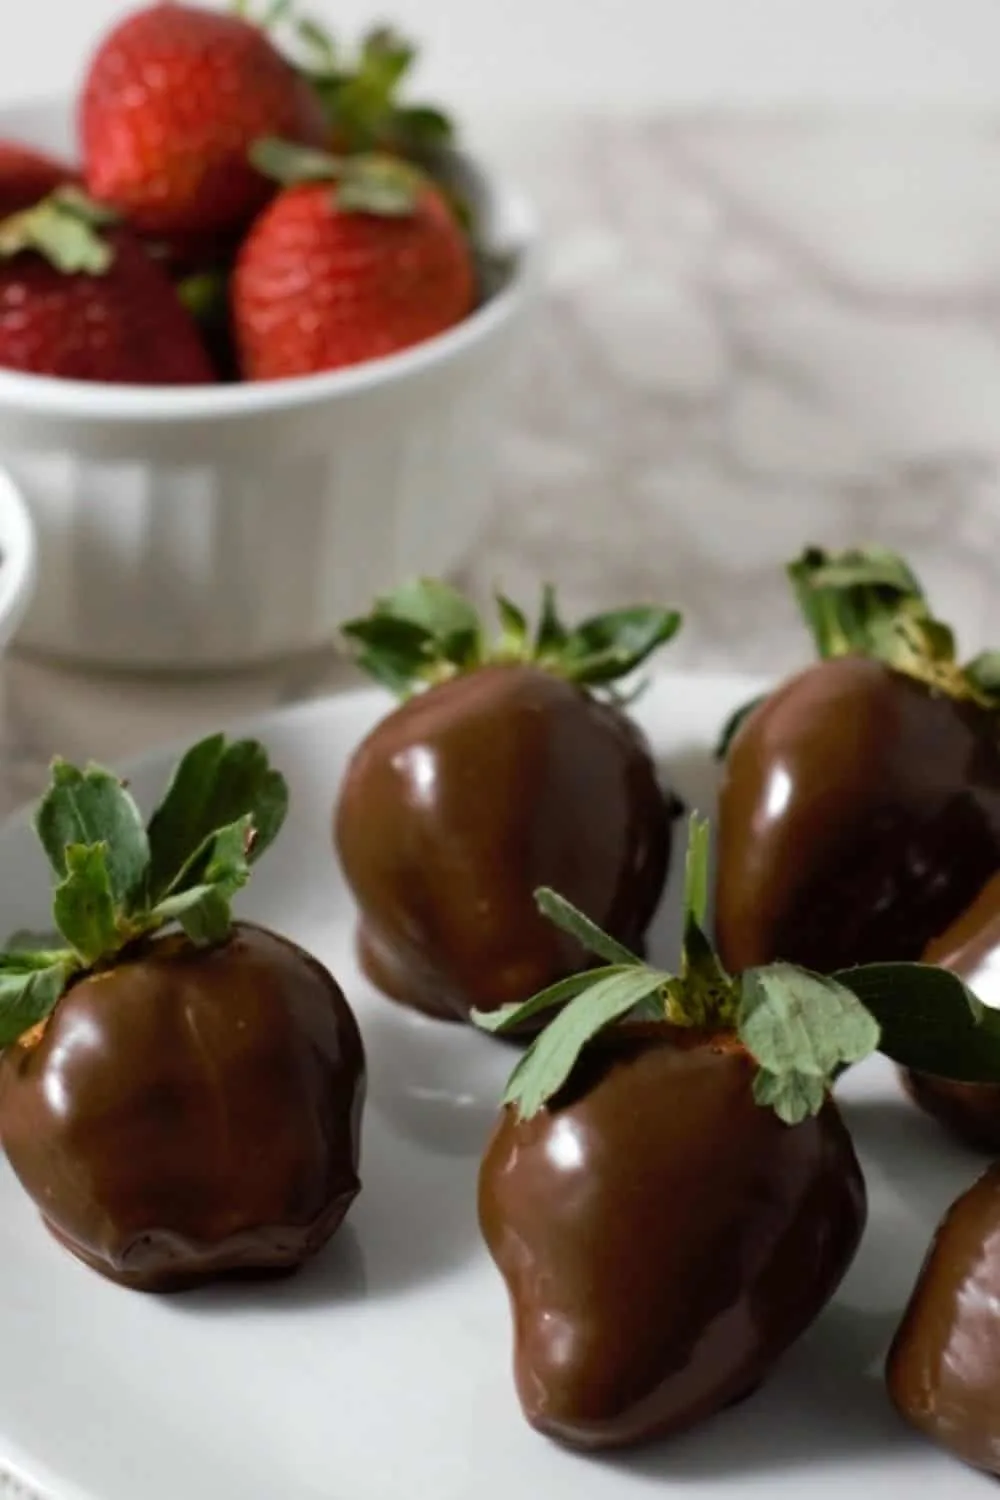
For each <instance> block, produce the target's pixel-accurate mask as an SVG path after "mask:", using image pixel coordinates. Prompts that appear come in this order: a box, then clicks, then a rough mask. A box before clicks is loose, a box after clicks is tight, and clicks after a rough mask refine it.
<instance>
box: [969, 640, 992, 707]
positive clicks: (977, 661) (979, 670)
mask: <svg viewBox="0 0 1000 1500" xmlns="http://www.w3.org/2000/svg"><path fill="white" fill-rule="evenodd" d="M965 676H966V677H967V678H968V680H969V681H970V682H971V683H972V685H973V687H975V688H976V689H977V691H978V692H979V693H980V694H981V695H982V696H983V697H984V698H988V699H990V700H991V701H995V702H1000V651H982V652H980V654H979V655H978V656H974V657H973V658H972V660H971V661H970V662H969V663H968V664H967V665H966V667H965Z"/></svg>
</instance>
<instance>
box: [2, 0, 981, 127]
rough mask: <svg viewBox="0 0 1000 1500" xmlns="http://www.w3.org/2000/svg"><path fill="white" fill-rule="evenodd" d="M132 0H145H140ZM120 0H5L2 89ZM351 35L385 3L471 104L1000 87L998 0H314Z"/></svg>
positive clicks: (49, 74)
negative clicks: (25, 1) (999, 76)
mask: <svg viewBox="0 0 1000 1500" xmlns="http://www.w3.org/2000/svg"><path fill="white" fill-rule="evenodd" d="M136 3H137V0H136ZM132 8H135V4H134V3H133V4H128V3H126V0H34V3H33V4H29V5H18V6H15V5H14V4H13V0H10V8H9V9H5V11H4V18H3V19H2V20H0V42H2V44H3V45H0V97H6V98H11V99H12V98H15V97H17V98H27V97H29V96H31V95H32V94H41V93H46V94H47V93H49V92H50V91H51V90H52V89H53V87H57V88H63V87H66V86H68V85H69V84H70V83H71V81H72V80H73V79H74V78H75V77H76V76H77V74H78V73H79V72H80V71H81V69H82V66H83V59H84V58H85V57H86V55H87V54H88V52H89V50H90V48H91V47H92V46H93V44H94V41H95V39H96V37H97V35H98V34H99V33H100V31H101V30H102V29H103V28H104V27H106V26H108V25H109V24H111V23H112V21H114V20H116V19H117V18H118V17H120V16H122V15H124V14H125V13H126V11H127V10H129V9H132ZM305 8H306V9H308V10H310V11H314V12H316V13H318V14H320V15H322V16H324V17H326V18H327V19H328V20H329V22H330V23H331V24H332V25H333V26H335V27H336V28H337V30H338V32H340V33H343V34H347V35H349V34H353V33H356V32H357V31H358V30H359V29H360V28H362V27H363V26H365V25H367V24H370V22H371V21H372V19H379V18H381V17H382V16H386V17H388V18H389V19H391V20H395V21H398V22H399V23H400V24H402V25H405V26H406V27H407V28H408V29H409V30H410V31H411V32H412V33H413V34H414V35H415V36H417V37H419V38H420V39H421V40H422V42H423V43H424V46H425V49H426V57H427V66H426V70H425V74H424V79H425V83H426V86H427V88H428V89H431V90H434V91H438V92H439V93H440V95H441V96H442V97H447V98H448V99H450V100H454V101H455V103H456V104H458V105H460V106H461V107H462V108H463V109H464V110H465V111H467V112H468V113H469V114H470V115H472V116H475V115H476V114H477V113H478V112H480V111H481V110H483V109H492V108H498V107H499V108H505V107H506V108H511V107H514V108H519V107H524V106H529V107H532V106H535V105H545V106H548V105H551V104H553V103H556V104H560V105H562V104H567V103H570V104H582V105H596V106H598V107H608V106H610V107H612V108H622V107H627V106H640V107H645V106H648V105H651V104H652V105H663V104H669V103H671V102H674V101H677V100H684V101H688V100H696V101H699V102H702V101H706V100H710V101H718V100H723V101H726V102H729V101H733V100H739V101H746V100H751V101H754V102H761V101H763V102H770V101H772V100H775V99H794V100H800V99H803V98H815V97H822V98H825V99H834V100H841V99H854V98H857V97H859V96H861V97H867V98H875V99H879V100H882V99H886V98H904V99H913V98H915V97H935V98H940V97H942V96H950V97H958V98H963V99H972V98H974V99H977V100H979V101H981V102H986V103H991V104H992V102H993V101H994V100H995V97H996V62H995V60H996V56H997V52H998V50H1000V11H998V7H997V5H996V3H995V0H838V3H830V0H826V3H824V0H698V3H697V4H692V3H691V0H588V3H587V4H585V5H581V4H579V3H578V0H507V3H506V4H503V5H497V4H495V3H493V0H392V3H391V4H390V3H386V4H384V5H382V6H379V5H376V4H373V0H311V3H309V4H308V5H306V7H305Z"/></svg>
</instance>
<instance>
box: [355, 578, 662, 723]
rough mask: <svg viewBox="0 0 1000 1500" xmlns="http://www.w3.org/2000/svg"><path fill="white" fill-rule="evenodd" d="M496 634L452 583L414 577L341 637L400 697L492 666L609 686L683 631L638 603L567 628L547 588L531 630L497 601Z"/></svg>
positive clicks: (501, 599)
mask: <svg viewBox="0 0 1000 1500" xmlns="http://www.w3.org/2000/svg"><path fill="white" fill-rule="evenodd" d="M496 603H497V612H498V615H499V622H500V632H499V635H498V636H497V637H496V638H494V639H490V637H489V636H488V634H487V631H486V628H485V626H484V624H483V621H482V619H481V618H480V616H479V613H478V612H477V610H476V609H475V607H474V606H473V605H472V604H471V603H470V601H469V600H468V599H467V598H466V597H465V596H464V595H463V594H461V593H459V592H458V590H457V589H453V588H452V587H451V586H450V585H449V584H446V583H440V582H438V581H436V580H434V579H417V580H415V581H414V582H412V583H406V584H403V585H402V586H401V587H400V588H398V589H396V590H394V592H393V593H391V594H386V595H384V596H383V597H382V598H380V599H378V600H377V601H376V603H375V606H374V608H373V610H372V612H371V614H370V615H367V616H366V617H364V618H363V619H358V620H350V621H348V622H347V623H346V624H345V625H343V626H342V627H341V633H342V635H343V636H344V638H345V640H346V641H347V642H348V644H349V646H350V647H351V648H352V650H353V652H354V654H355V658H356V660H357V662H358V664H359V665H360V666H361V667H362V668H363V669H364V670H365V671H366V672H368V673H369V675H370V676H372V677H374V678H375V679H376V681H378V682H381V683H382V684H383V686H385V687H388V688H389V690H390V691H391V692H393V693H395V694H397V696H399V697H400V698H406V697H408V696H409V695H410V694H411V693H413V692H415V691H416V690H417V689H418V688H420V687H426V686H428V685H431V686H433V685H434V684H435V683H439V682H446V681H448V680H449V679H450V678H452V677H457V676H459V675H460V674H462V673H465V672H473V671H475V670H476V669H477V668H478V667H483V666H488V665H490V664H492V663H508V664H512V663H517V662H522V663H526V664H531V665H534V666H538V667H541V668H543V669H544V670H545V671H548V672H551V673H553V675H554V676H557V677H563V678H566V679H567V680H568V681H570V682H575V683H578V684H579V685H580V686H581V687H586V688H594V689H601V688H607V689H608V690H609V691H610V690H612V689H613V685H614V684H615V683H617V682H619V681H620V680H621V679H622V678H624V677H628V676H629V675H631V673H633V672H635V671H636V670H637V668H639V667H640V666H642V664H643V663H644V662H646V661H647V660H648V659H649V658H650V657H651V656H652V655H653V654H654V652H656V651H657V650H659V648H660V647H661V646H662V645H664V644H665V643H666V642H667V641H669V640H671V639H672V637H673V636H674V635H676V633H677V631H678V630H679V629H680V625H681V617H680V615H679V614H678V613H677V611H676V610H668V609H660V608H656V607H651V606H644V605H637V606H634V607H633V608H630V609H619V610H613V611H611V612H610V613H608V614H602V615H593V616H591V617H590V618H589V619H586V620H583V621H582V622H581V623H580V624H579V625H575V626H572V627H569V626H567V625H565V624H564V623H563V621H562V620H561V619H560V617H559V614H558V611H557V609H556V600H555V594H554V591H553V590H552V588H551V586H550V585H546V586H545V588H544V590H543V592H542V603H541V609H540V611H539V617H538V620H537V622H536V624H535V625H534V626H531V625H530V624H529V622H528V619H527V617H526V615H525V614H524V613H523V611H522V610H520V609H519V608H518V606H517V605H516V604H514V603H512V602H511V600H509V599H507V598H505V597H504V596H503V595H502V594H499V595H497V600H496Z"/></svg>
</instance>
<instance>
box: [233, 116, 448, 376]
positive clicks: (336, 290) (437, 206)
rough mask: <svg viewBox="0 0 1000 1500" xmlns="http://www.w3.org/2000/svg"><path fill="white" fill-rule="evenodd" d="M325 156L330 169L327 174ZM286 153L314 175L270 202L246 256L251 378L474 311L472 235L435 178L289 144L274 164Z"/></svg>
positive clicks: (238, 326) (243, 323)
mask: <svg viewBox="0 0 1000 1500" xmlns="http://www.w3.org/2000/svg"><path fill="white" fill-rule="evenodd" d="M265 147H266V149H265V150H259V151H258V152H257V153H256V159H257V160H259V161H261V162H264V161H265V160H268V159H269V156H270V152H271V151H272V149H277V148H279V143H277V142H267V143H265ZM286 155H287V158H288V159H287V160H285V156H286ZM292 157H295V158H297V159H298V162H297V165H296V163H294V162H292V161H291V158H292ZM324 160H325V161H326V162H327V168H326V175H327V176H328V178H329V179H330V180H326V181H324V180H317V179H322V177H323V175H324V165H323V163H324ZM283 161H284V164H285V166H286V167H288V168H289V170H288V171H287V172H286V174H285V175H286V176H292V175H294V173H295V171H296V170H300V171H301V172H302V173H303V174H305V175H307V176H308V177H309V178H311V179H312V180H310V181H300V182H299V183H298V184H297V185H294V186H291V187H288V188H286V190H285V191H284V192H283V193H281V194H280V195H279V197H278V198H276V199H275V201H274V202H273V203H272V204H270V205H269V207H268V208H266V209H265V211H264V213H263V214H262V215H261V217H260V218H259V219H258V220H257V223H256V224H255V225H254V226H253V228H252V229H251V231H250V234H249V236H248V237H247V239H246V241H245V242H244V245H243V248H242V250H241V252H240V256H239V259H238V261H237V263H236V270H235V273H234V276H233V283H232V295H233V321H234V327H235V333H236V343H237V348H238V350H239V355H240V366H241V370H242V373H243V375H244V378H246V379H249V380H273V379H276V378H279V377H281V376H288V375H310V374H314V373H315V372H317V371H319V370H334V369H338V368H339V367H341V366H344V365H354V364H360V363H361V362H362V361H363V360H368V359H377V358H379V357H380V356H382V355H386V354H394V353H396V352H397V351H398V350H400V349H406V348H408V347H409V346H410V345H411V344H417V343H420V342H421V341H422V340H423V339H428V338H431V337H433V335H435V334H438V333H443V332H444V330H445V329H446V328H450V327H451V326H452V325H453V324H455V323H457V322H459V321H460V320H461V319H462V318H464V317H466V316H467V314H468V313H470V312H471V311H472V307H473V304H474V302H475V294H476V285H475V268H474V264H473V257H472V252H471V249H470V246H469V242H468V239H467V238H466V236H465V234H464V233H463V231H462V229H461V227H460V226H459V224H458V222H457V220H456V218H455V216H454V213H453V212H452V210H451V208H450V207H449V206H448V202H447V200H446V199H445V197H444V195H443V193H442V192H441V190H440V189H439V188H438V187H436V186H435V185H434V184H433V183H432V182H431V181H430V179H429V178H427V177H425V176H423V175H422V174H421V173H419V172H418V171H417V170H416V169H415V168H413V167H410V166H407V165H405V164H404V163H402V162H400V161H396V160H393V159H392V158H388V157H379V156H359V157H351V158H349V159H347V160H346V161H345V162H344V163H342V164H338V163H337V162H336V161H335V160H334V159H333V158H328V159H325V158H323V157H321V156H319V154H318V153H315V152H308V153H306V152H291V151H290V150H289V151H288V152H287V153H284V152H279V155H278V156H277V157H276V158H275V159H274V160H273V161H272V165H273V167H274V168H275V169H276V170H277V169H278V168H279V167H281V166H282V162H283ZM334 178H336V179H337V180H336V181H334V180H333V179H334Z"/></svg>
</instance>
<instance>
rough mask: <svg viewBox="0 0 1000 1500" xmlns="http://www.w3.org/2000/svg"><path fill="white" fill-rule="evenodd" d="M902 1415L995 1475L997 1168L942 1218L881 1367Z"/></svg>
mask: <svg viewBox="0 0 1000 1500" xmlns="http://www.w3.org/2000/svg"><path fill="white" fill-rule="evenodd" d="M886 1383H887V1385H888V1389H889V1395H890V1396H891V1397H892V1400H893V1403H894V1404H895V1406H896V1408H897V1410H898V1411H899V1412H900V1414H901V1415H902V1416H903V1417H905V1418H906V1420H907V1421H908V1422H910V1423H912V1425H913V1426H914V1427H916V1428H918V1429H919V1430H920V1431H921V1432H923V1433H926V1435H927V1436H928V1437H929V1438H932V1439H933V1440H934V1442H936V1443H939V1444H940V1445H941V1446H942V1447H943V1448H948V1449H950V1450H951V1451H952V1452H953V1453H955V1454H957V1455H958V1457H959V1458H961V1459H964V1461H965V1462H966V1463H967V1464H972V1465H973V1467H974V1468H978V1469H987V1470H989V1472H990V1473H992V1474H997V1475H1000V1400H998V1399H997V1395H998V1392H1000V1166H993V1167H991V1168H990V1169H989V1171H988V1172H986V1173H985V1174H984V1175H983V1176H982V1177H981V1178H980V1179H979V1181H978V1182H977V1183H975V1184H974V1185H973V1186H972V1187H971V1188H970V1189H969V1190H968V1192H966V1193H964V1194H963V1195H962V1197H960V1198H959V1199H958V1200H957V1201H956V1202H955V1203H954V1204H952V1206H951V1208H950V1209H949V1210H948V1213H947V1214H946V1215H945V1218H944V1220H943V1222H942V1223H941V1225H940V1226H939V1228H938V1231H937V1234H936V1235H935V1237H934V1240H933V1243H932V1245H931V1248H930V1250H929V1252H928V1255H927V1258H926V1260H925V1261H924V1264H923V1268H922V1269H921V1272H920V1276H919V1278H918V1280H917V1285H916V1287H915V1289H914V1292H913V1295H912V1297H911V1298H910V1302H909V1305H908V1307H907V1309H906V1313H905V1316H904V1318H903V1321H902V1323H901V1324H900V1327H899V1330H898V1332H897V1334H896V1337H895V1339H894V1341H893V1344H892V1348H891V1350H890V1351H889V1358H888V1361H887V1364H886Z"/></svg>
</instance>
